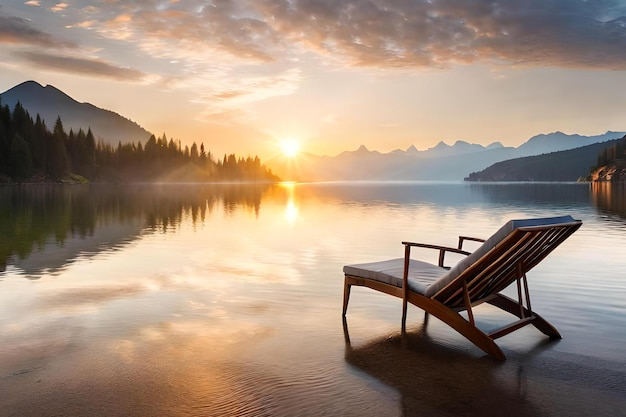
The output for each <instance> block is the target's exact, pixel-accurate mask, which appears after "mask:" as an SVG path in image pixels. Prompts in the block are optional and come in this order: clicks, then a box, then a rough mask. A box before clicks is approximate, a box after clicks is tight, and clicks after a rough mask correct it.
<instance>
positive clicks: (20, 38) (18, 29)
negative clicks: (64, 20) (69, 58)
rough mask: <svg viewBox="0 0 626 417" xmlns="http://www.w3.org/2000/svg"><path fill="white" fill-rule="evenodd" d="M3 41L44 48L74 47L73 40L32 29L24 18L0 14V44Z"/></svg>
mask: <svg viewBox="0 0 626 417" xmlns="http://www.w3.org/2000/svg"><path fill="white" fill-rule="evenodd" d="M3 43H4V44H10V45H11V44H12V45H33V46H39V47H44V48H76V44H75V43H73V42H67V41H63V40H60V39H56V38H55V37H53V36H52V35H50V34H48V33H45V32H42V31H40V30H37V29H34V28H33V27H32V26H31V24H30V22H29V21H28V20H26V19H22V18H21V17H15V16H2V15H0V44H3Z"/></svg>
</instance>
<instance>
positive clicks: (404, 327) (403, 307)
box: [402, 298, 408, 333]
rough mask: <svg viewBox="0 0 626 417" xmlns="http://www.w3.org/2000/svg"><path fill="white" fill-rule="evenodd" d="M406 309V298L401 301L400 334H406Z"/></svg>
mask: <svg viewBox="0 0 626 417" xmlns="http://www.w3.org/2000/svg"><path fill="white" fill-rule="evenodd" d="M407 309H408V303H407V301H406V298H403V299H402V333H404V332H406V314H407Z"/></svg>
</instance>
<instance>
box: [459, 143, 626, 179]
mask: <svg viewBox="0 0 626 417" xmlns="http://www.w3.org/2000/svg"><path fill="white" fill-rule="evenodd" d="M620 140H623V139H616V140H612V141H608V142H601V143H594V144H592V145H587V146H583V147H581V148H577V149H571V150H567V151H560V152H551V153H547V154H543V155H537V156H527V157H524V158H516V159H510V160H507V161H502V162H498V163H496V164H493V165H491V166H490V167H488V168H486V169H484V170H482V171H480V172H472V173H471V174H469V176H468V177H467V178H465V180H466V181H578V180H579V179H581V178H586V177H587V176H588V175H589V169H590V168H591V167H593V166H596V163H597V161H598V154H599V153H601V152H603V151H604V150H605V149H606V148H609V147H611V146H614V145H615V144H616V143H617V142H618V141H620Z"/></svg>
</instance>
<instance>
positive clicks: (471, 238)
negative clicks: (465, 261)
mask: <svg viewBox="0 0 626 417" xmlns="http://www.w3.org/2000/svg"><path fill="white" fill-rule="evenodd" d="M466 240H471V241H473V242H481V243H485V239H481V238H479V237H471V236H459V249H463V242H464V241H466Z"/></svg>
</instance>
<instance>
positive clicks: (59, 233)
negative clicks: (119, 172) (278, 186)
mask: <svg viewBox="0 0 626 417" xmlns="http://www.w3.org/2000/svg"><path fill="white" fill-rule="evenodd" d="M268 187H269V186H268V185H259V184H238V185H220V184H205V185H192V184H177V185H169V184H163V185H136V186H125V187H122V186H120V187H116V186H105V185H90V186H62V185H32V186H21V187H0V236H1V238H0V272H2V271H5V270H6V269H7V266H9V265H17V266H18V267H19V268H20V269H23V270H25V271H26V273H27V274H28V275H36V274H38V273H40V272H41V271H42V270H44V269H47V270H51V271H56V270H58V269H60V268H62V267H63V265H64V264H65V263H66V262H69V261H71V260H72V259H74V258H75V257H76V256H77V255H78V254H79V253H97V252H99V251H101V250H110V249H114V248H116V247H119V246H121V245H125V244H128V243H129V242H130V241H132V240H134V239H135V238H136V237H138V236H139V235H140V234H141V233H143V232H144V231H145V230H147V231H152V232H163V233H167V232H168V231H174V230H176V229H177V228H178V227H179V226H180V224H181V222H182V221H183V218H184V217H186V216H189V217H190V218H191V222H192V223H193V224H194V226H195V225H197V224H198V223H204V221H205V219H206V217H207V216H208V215H210V214H211V213H212V212H213V211H214V210H215V208H216V206H217V207H219V206H220V204H221V206H222V207H223V211H224V213H226V214H227V215H232V214H233V213H235V212H236V211H237V210H240V209H244V210H246V211H250V212H253V213H254V214H255V215H256V216H258V213H259V210H260V207H261V197H262V195H263V193H264V192H265V190H266V189H267V188H268ZM55 251H56V252H57V256H46V257H45V258H44V259H41V260H40V262H37V260H32V261H31V262H30V263H29V262H27V260H28V259H29V258H30V257H31V255H32V254H33V253H39V254H42V253H43V252H48V253H51V252H55Z"/></svg>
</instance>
